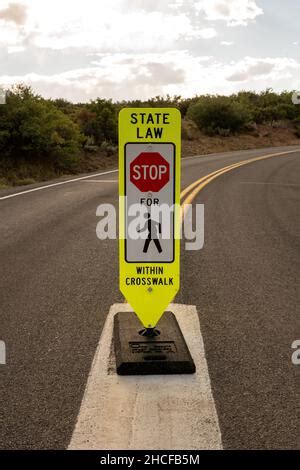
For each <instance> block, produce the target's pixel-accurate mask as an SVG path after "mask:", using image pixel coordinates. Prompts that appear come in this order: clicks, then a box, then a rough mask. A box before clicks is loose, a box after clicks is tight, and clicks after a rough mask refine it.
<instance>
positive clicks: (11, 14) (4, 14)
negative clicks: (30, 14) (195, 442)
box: [0, 3, 27, 25]
mask: <svg viewBox="0 0 300 470" xmlns="http://www.w3.org/2000/svg"><path fill="white" fill-rule="evenodd" d="M26 18H27V8H26V5H23V4H22V3H6V5H4V7H2V8H1V9H0V22H8V23H14V24H15V25H23V24H24V23H25V21H26Z"/></svg>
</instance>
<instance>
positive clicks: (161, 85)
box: [0, 0, 300, 102]
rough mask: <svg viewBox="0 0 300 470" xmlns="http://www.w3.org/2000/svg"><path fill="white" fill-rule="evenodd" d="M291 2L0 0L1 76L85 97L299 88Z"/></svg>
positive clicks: (299, 52) (297, 6) (298, 12)
mask: <svg viewBox="0 0 300 470" xmlns="http://www.w3.org/2000/svg"><path fill="white" fill-rule="evenodd" d="M299 21H300V2H299V0H285V1H283V0H84V1H82V0H14V1H6V0H0V84H2V85H4V86H7V85H10V84H12V83H16V82H26V83H28V84H31V85H32V87H33V88H34V90H36V91H37V92H39V93H41V94H42V95H43V96H46V97H53V98H55V97H63V98H66V99H69V100H72V101H75V102H76V101H87V100H90V99H91V98H95V97H97V96H99V97H103V98H112V99H114V100H122V99H135V98H141V99H143V98H148V97H151V96H155V95H158V94H159V95H165V94H167V93H169V94H171V95H173V94H180V95H182V96H193V95H195V94H202V93H224V94H229V93H232V92H235V91H238V90H241V89H251V90H262V89H265V88H267V87H272V88H274V89H275V90H282V89H300V36H299V31H300V28H299Z"/></svg>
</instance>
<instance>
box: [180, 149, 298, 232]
mask: <svg viewBox="0 0 300 470" xmlns="http://www.w3.org/2000/svg"><path fill="white" fill-rule="evenodd" d="M295 152H299V150H288V151H286V152H279V153H270V154H267V155H263V156H261V157H255V158H250V159H248V160H244V161H242V162H238V163H234V164H232V165H229V166H226V167H223V168H220V169H219V170H216V171H213V172H212V173H209V174H208V175H206V176H203V177H202V178H200V179H199V180H197V181H194V182H193V183H191V184H190V185H189V186H187V187H186V188H185V189H184V190H183V191H182V193H181V194H180V199H181V200H182V199H183V198H184V197H185V196H186V195H187V194H188V196H187V197H186V198H185V200H184V201H182V203H181V223H182V222H183V220H184V217H185V215H186V212H187V210H188V205H189V204H192V202H193V201H194V199H195V198H196V196H197V195H198V194H199V193H200V191H201V190H202V189H203V188H205V186H207V185H208V184H209V183H210V182H211V181H213V180H214V179H216V178H218V177H219V176H221V175H223V174H224V173H227V172H229V171H231V170H233V169H234V168H239V167H240V166H244V165H248V164H249V163H253V162H257V161H260V160H266V159H267V158H271V157H277V156H282V155H288V154H291V153H295Z"/></svg>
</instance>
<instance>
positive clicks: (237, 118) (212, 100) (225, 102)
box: [187, 96, 251, 135]
mask: <svg viewBox="0 0 300 470" xmlns="http://www.w3.org/2000/svg"><path fill="white" fill-rule="evenodd" d="M187 116H188V117H189V118H190V119H192V120H193V121H194V122H195V123H196V124H197V126H198V127H199V129H202V130H203V131H204V132H206V133H208V134H218V133H219V131H220V129H222V130H225V129H226V133H227V135H228V134H229V133H230V132H239V131H241V130H243V129H244V128H245V127H246V125H247V124H248V123H249V122H250V121H251V113H250V112H249V110H248V108H247V107H246V106H245V105H243V104H241V103H239V102H237V101H232V100H231V99H230V98H229V97H225V96H205V97H202V98H201V99H199V101H198V102H196V103H195V104H192V105H191V106H190V107H189V109H188V112H187ZM227 130H228V132H227ZM222 134H224V132H223V131H222Z"/></svg>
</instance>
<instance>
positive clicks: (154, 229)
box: [138, 212, 162, 253]
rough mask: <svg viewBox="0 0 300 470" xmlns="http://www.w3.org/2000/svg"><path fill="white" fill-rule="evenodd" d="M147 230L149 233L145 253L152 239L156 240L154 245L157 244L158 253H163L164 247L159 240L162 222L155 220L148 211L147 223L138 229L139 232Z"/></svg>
mask: <svg viewBox="0 0 300 470" xmlns="http://www.w3.org/2000/svg"><path fill="white" fill-rule="evenodd" d="M145 230H146V232H148V233H147V238H146V241H145V245H144V248H143V253H147V251H148V248H149V245H150V243H151V241H153V242H154V245H155V246H156V248H157V251H158V253H161V252H162V247H161V244H160V242H159V236H160V235H161V223H160V222H156V221H155V220H153V219H151V214H150V212H148V213H147V221H146V223H145V226H144V227H143V229H141V230H138V232H139V233H141V232H144V231H145Z"/></svg>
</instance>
